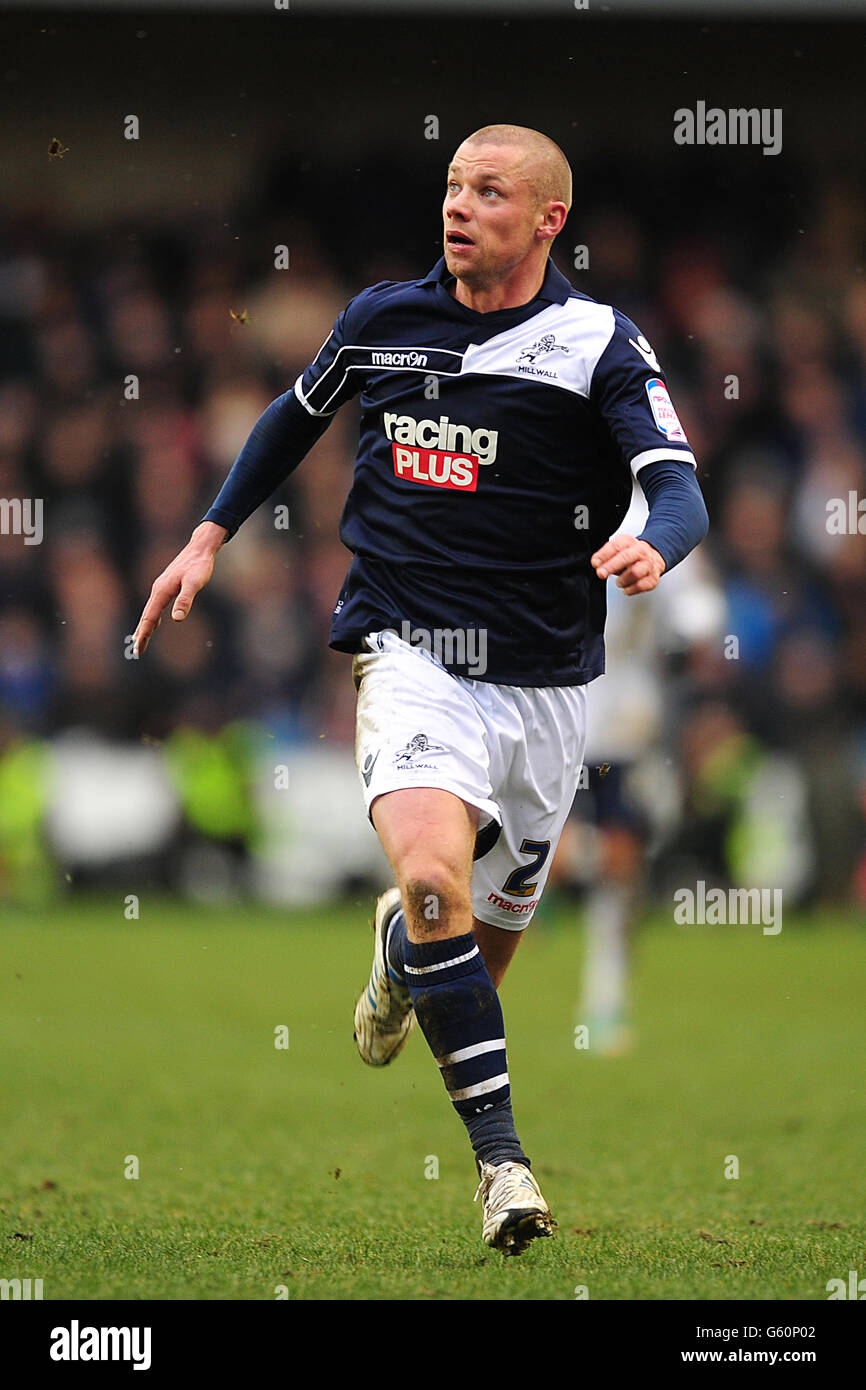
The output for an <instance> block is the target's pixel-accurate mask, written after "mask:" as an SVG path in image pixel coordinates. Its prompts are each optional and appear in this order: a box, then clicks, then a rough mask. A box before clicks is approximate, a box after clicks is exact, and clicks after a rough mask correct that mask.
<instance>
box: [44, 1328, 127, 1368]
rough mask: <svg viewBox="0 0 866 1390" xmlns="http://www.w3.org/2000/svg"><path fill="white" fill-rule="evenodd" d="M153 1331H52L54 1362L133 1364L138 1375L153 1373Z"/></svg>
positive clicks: (122, 1329)
mask: <svg viewBox="0 0 866 1390" xmlns="http://www.w3.org/2000/svg"><path fill="white" fill-rule="evenodd" d="M150 1339H151V1329H150V1328H149V1327H81V1326H80V1324H79V1322H78V1319H77V1318H73V1319H72V1322H71V1323H70V1325H69V1327H54V1328H52V1330H51V1348H50V1353H49V1354H50V1356H51V1360H52V1361H131V1362H132V1363H133V1364H132V1369H133V1370H134V1371H149V1370H150Z"/></svg>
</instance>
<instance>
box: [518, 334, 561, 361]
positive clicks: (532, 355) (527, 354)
mask: <svg viewBox="0 0 866 1390" xmlns="http://www.w3.org/2000/svg"><path fill="white" fill-rule="evenodd" d="M548 352H565V353H569V352H571V348H567V347H564V346H563V344H562V343H558V342H557V341H556V339H555V338H554V336H553V334H552V333H545V335H544V337H543V338H539V339H538V341H537V342H535V343H533V344H532V347H528V348H524V349H523V351H522V352H520V353H518V356H517V360H518V362H534V361H535V360H536V358H538V357H543V356H544V355H545V353H548Z"/></svg>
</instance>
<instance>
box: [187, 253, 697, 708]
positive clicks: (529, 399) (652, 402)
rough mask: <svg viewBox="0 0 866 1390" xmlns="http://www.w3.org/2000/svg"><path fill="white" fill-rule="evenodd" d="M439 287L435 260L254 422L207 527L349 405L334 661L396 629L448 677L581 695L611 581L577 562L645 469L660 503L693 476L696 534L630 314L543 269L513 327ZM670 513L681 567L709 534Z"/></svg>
mask: <svg viewBox="0 0 866 1390" xmlns="http://www.w3.org/2000/svg"><path fill="white" fill-rule="evenodd" d="M452 280H453V277H451V276H450V275H449V273H448V270H447V267H446V264H445V260H444V258H443V259H441V260H440V261H439V262H438V263H437V265H436V266H435V267H434V268H433V270H432V271H431V273H430V274H429V275H428V276H427V277H426V279H423V280H410V281H406V282H401V283H397V282H393V281H387V282H384V283H382V284H379V285H374V286H373V287H372V288H370V289H366V290H364V291H362V293H361V294H359V295H357V296H356V298H355V299H353V300H352V301H351V302H350V303H349V305H348V306H347V307H346V309H345V310H344V311H343V312H342V313H341V314H340V316H339V317H338V319H337V321H336V323H335V324H334V328H333V331H332V332H331V333H330V335H329V336H328V338H327V339H326V341H325V343H324V344H323V345H322V347H321V349H320V350H319V352H318V354H317V356H316V358H315V361H314V362H312V363H311V364H310V366H309V367H307V369H306V371H304V372H303V373H302V375H301V376H300V377H299V378H298V380H297V381H296V382H295V386H294V399H293V398H292V397H291V396H290V395H288V394H287V396H286V397H282V398H281V399H280V401H279V402H275V403H274V405H273V406H272V407H271V408H270V409H269V411H268V412H266V414H265V416H264V417H263V418H262V421H261V422H260V424H259V426H258V427H257V429H256V431H254V432H253V436H251V440H250V442H249V444H248V446H247V448H246V449H245V451H244V452H243V453H242V454H241V456H240V458H239V459H238V462H237V463H236V465H235V469H234V470H233V472H232V475H230V477H229V479H228V481H227V483H226V485H225V486H224V488H223V491H222V492H221V494H220V497H219V498H218V499H217V501H216V503H215V504H214V507H213V508H212V509H211V511H210V512H209V513H208V518H209V519H210V520H214V521H217V522H219V523H221V524H224V525H226V526H227V527H228V528H229V530H230V533H233V531H234V530H235V529H236V526H237V525H238V524H239V523H240V520H241V519H242V518H243V516H244V515H248V514H249V512H250V511H251V510H252V509H253V507H254V506H256V505H258V503H259V502H260V501H261V500H262V498H263V497H264V496H266V495H267V494H268V493H269V492H270V491H272V490H273V488H274V487H275V486H276V485H277V483H278V481H279V479H280V477H282V476H285V475H286V473H287V472H288V471H289V470H290V468H291V467H294V466H295V465H296V464H297V462H298V461H299V460H300V458H301V457H302V456H303V453H304V452H306V450H307V449H308V448H309V447H310V445H311V443H312V442H313V440H314V439H315V438H316V437H318V435H319V434H320V433H321V432H322V430H323V429H324V428H326V427H327V424H328V421H329V419H330V417H331V416H332V415H333V414H334V412H335V411H337V410H338V409H339V408H340V406H341V405H343V404H344V403H345V402H346V401H348V400H349V399H350V398H351V397H353V396H354V395H357V394H358V393H360V398H361V400H360V403H361V429H360V442H359V448H358V457H357V462H356V465H355V474H354V481H353V484H352V488H351V491H350V492H349V496H348V498H347V500H346V504H345V508H344V511H343V515H342V519H341V523H340V536H341V538H342V540H343V542H344V543H345V545H346V546H348V548H349V549H350V550H351V551H353V552H354V559H353V561H352V564H351V567H350V569H349V572H348V575H347V577H346V581H345V583H344V585H343V589H342V591H341V593H340V596H339V599H338V602H337V606H336V608H335V610H334V619H333V623H332V628H331V646H332V647H335V648H337V649H338V650H340V651H349V652H353V651H357V650H358V649H359V647H360V645H361V642H362V639H363V637H364V635H365V634H366V633H368V632H370V631H372V630H375V629H378V628H393V629H394V630H396V631H397V632H398V633H399V634H400V635H401V636H403V637H404V638H405V640H407V641H413V642H415V643H417V644H421V645H425V646H427V647H428V648H429V649H431V650H433V651H435V652H436V654H437V655H440V656H441V657H442V659H443V660H444V661H445V663H446V665H448V666H449V668H450V669H451V670H453V671H454V672H455V673H456V674H464V675H471V676H475V677H477V678H478V679H483V680H488V681H494V682H497V683H500V684H507V685H524V686H545V685H577V684H582V683H584V682H586V681H589V680H592V679H593V678H594V677H595V676H597V675H600V674H601V672H602V671H603V670H604V641H603V632H604V621H605V611H606V605H605V583H604V581H602V580H600V579H599V578H598V577H597V576H596V574H595V572H594V570H593V569H592V566H591V564H590V556H591V555H592V554H593V552H594V551H595V550H597V549H598V548H599V546H601V545H602V544H603V543H604V542H605V541H606V540H607V539H608V537H609V536H610V534H611V532H612V531H614V530H616V528H617V526H618V525H619V524H620V522H621V521H622V518H623V516H624V515H625V512H626V510H627V508H628V504H629V501H630V498H631V492H632V477H633V476H637V475H638V474H639V472H640V470H641V469H642V468H644V467H646V466H649V472H648V474H647V477H648V478H652V479H653V482H654V485H655V489H658V490H660V489H662V487H664V486H666V487H668V488H670V487H671V486H672V484H671V479H670V473H671V468H672V466H673V467H674V468H676V472H677V474H679V472H680V470H679V468H677V467H676V465H677V464H679V465H686V467H684V468H683V476H685V475H686V474H687V476H688V478H689V481H690V485H691V488H692V489H693V491H694V493H695V494H696V506H697V509H698V511H699V512H700V513H701V514H702V516H703V518H705V512H704V511H703V503H702V500H701V499H700V493H699V490H698V489H697V486H696V484H695V483H694V473H693V466H694V458H693V456H692V453H691V451H690V449H689V446H688V441H687V440H686V437H685V434H684V433H683V430H682V427H681V426H680V423H679V420H678V419H677V416H676V413H675V411H674V408H673V405H672V404H671V401H670V397H669V396H668V393H667V388H666V386H665V382H664V377H663V375H662V372H661V369H660V367H659V364H658V362H657V361H656V359H655V357H654V355H653V351H652V348H651V347H650V345H649V343H648V342H647V341H646V339H645V338H643V337H642V336H641V335H640V333H639V331H638V329H637V328H636V326H635V325H634V324H633V323H632V322H631V321H630V320H629V319H627V318H626V317H625V316H624V315H622V314H620V313H619V312H618V311H617V310H615V309H613V308H611V307H610V306H609V305H606V304H599V303H597V302H596V301H595V300H593V299H590V298H589V297H588V296H587V295H584V294H580V293H579V292H578V291H577V290H574V289H572V287H571V286H570V285H569V283H568V281H567V280H566V279H565V277H564V276H562V275H561V274H560V273H559V271H557V270H556V268H555V267H554V266H553V264H552V263H550V262H549V263H548V266H547V270H546V274H545V279H544V283H543V285H542V288H541V290H540V292H539V293H538V294H537V295H536V297H535V298H534V299H533V300H532V301H531V302H530V303H529V304H525V305H522V306H521V307H519V308H515V309H500V310H496V311H494V312H492V313H486V314H485V313H478V312H476V311H475V310H473V309H468V308H466V307H465V306H464V305H462V304H460V303H459V302H458V301H457V300H455V299H454V298H453V297H452V295H451V294H450V293H449V290H448V288H447V286H448V284H449V282H450V281H452ZM298 402H300V406H302V407H303V410H301V409H300V406H299V405H298ZM290 405H292V406H293V409H289V406H290ZM304 412H306V414H305V413H304ZM295 415H297V417H298V418H297V419H295V418H294V416H295ZM305 421H306V422H307V423H306V424H305V423H304V422H305ZM281 432H282V438H283V439H284V443H283V445H282V447H281V446H280V444H279V439H280V437H281ZM672 461H673V463H672ZM665 474H667V475H668V476H667V478H666V477H665V476H664V475H665ZM676 481H679V479H677V480H676ZM648 496H649V493H648ZM669 497H670V501H669V502H668V510H669V511H670V512H671V513H672V517H671V519H668V520H666V521H665V522H663V523H655V524H656V526H657V529H658V531H659V535H660V536H661V535H665V536H667V533H668V532H670V534H671V536H673V535H674V532H675V531H676V530H677V527H676V524H675V523H676V522H677V521H678V520H681V519H684V520H683V524H682V525H681V526H680V528H679V529H680V530H681V531H683V532H684V535H685V545H684V548H683V549H682V552H681V553H685V551H686V550H687V549H689V548H691V545H693V544H695V543H696V540H697V539H700V535H702V534H703V530H702V529H701V526H700V525H698V526H697V529H695V525H694V521H693V520H692V519H690V505H689V499H688V497H687V496H686V495H685V493H684V492H683V490H682V488H679V489H677V488H674V489H673V491H672V492H670V494H669ZM694 505H695V502H694V499H693V502H692V508H693V507H694ZM678 508H682V511H681V512H679V511H678ZM660 514H661V513H660ZM700 520H701V517H698V521H699V522H700ZM672 522H673V523H674V524H672ZM651 524H652V514H651ZM690 533H691V534H690ZM648 536H649V532H648ZM659 544H660V545H661V541H659ZM675 548H676V546H675V545H674V549H675ZM675 558H678V556H672V557H671V561H669V563H670V562H672V561H673V560H675ZM460 633H463V634H465V638H464V642H463V644H462V646H461V643H460V642H459V641H458V640H457V636H458V635H459V634H460ZM470 651H471V660H470V659H468V657H469V653H470ZM482 651H483V654H484V659H483V661H480V660H479V652H482ZM464 657H466V658H467V659H466V660H464V659H463V658H464Z"/></svg>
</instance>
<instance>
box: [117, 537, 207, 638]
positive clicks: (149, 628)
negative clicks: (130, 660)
mask: <svg viewBox="0 0 866 1390" xmlns="http://www.w3.org/2000/svg"><path fill="white" fill-rule="evenodd" d="M227 536H228V531H227V530H226V528H225V526H218V525H217V524H216V522H214V521H202V522H201V523H200V525H198V526H197V527H196V528H195V530H194V531H193V533H192V535H191V537H190V539H189V543H188V544H187V545H185V546H184V548H183V550H182V551H181V552H180V554H179V555H176V556H175V558H174V559H173V560H172V562H171V564H170V565H169V566H168V567H167V569H164V570H163V572H162V574H161V575H160V576H159V578H158V579H155V580H154V583H153V588H152V589H151V591H150V598H149V599H148V600H147V603H146V604H145V605H144V610H143V612H142V615H141V617H140V618H139V620H138V627H137V628H136V629H135V635H134V638H133V647H132V650H133V654H134V655H135V656H141V655H142V653H143V652H146V651H147V644H148V642H149V641H150V639H151V637H152V636H153V634H154V633H155V632H156V629H157V628H158V627H159V625H160V623H161V622H162V615H163V613H164V612H165V610H166V608H167V607H168V605H169V604H170V603H171V600H172V599H174V600H175V602H174V605H173V607H172V610H171V616H172V618H173V619H174V621H175V622H176V623H180V622H183V620H184V618H185V617H186V615H187V613H188V612H189V610H190V609H191V608H192V605H193V601H194V599H195V596H196V594H197V593H199V591H200V590H201V589H203V588H204V586H205V584H207V583H208V581H209V579H210V577H211V575H212V574H213V567H214V560H215V559H216V553H217V551H218V550H219V548H220V546H221V545H222V544H223V543H224V541H225V540H226V538H227Z"/></svg>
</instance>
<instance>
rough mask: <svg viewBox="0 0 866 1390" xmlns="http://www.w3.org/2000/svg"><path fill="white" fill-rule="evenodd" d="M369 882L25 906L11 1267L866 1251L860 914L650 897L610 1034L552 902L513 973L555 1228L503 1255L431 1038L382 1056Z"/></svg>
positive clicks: (518, 1291) (748, 1281)
mask: <svg viewBox="0 0 866 1390" xmlns="http://www.w3.org/2000/svg"><path fill="white" fill-rule="evenodd" d="M371 909H372V903H367V902H363V903H360V902H359V903H357V904H356V903H348V904H344V905H342V906H340V907H338V908H329V909H321V910H315V911H310V912H304V913H300V912H291V913H278V912H275V911H265V910H262V909H258V908H254V909H240V908H237V907H234V908H225V909H217V908H214V909H204V908H195V909H193V908H187V907H180V906H178V905H177V904H174V903H170V902H165V901H159V900H152V899H148V898H147V896H145V897H143V898H142V903H141V916H140V920H138V921H127V920H126V919H125V917H124V911H123V900H122V897H121V896H120V895H118V899H117V901H116V902H110V903H106V902H105V901H104V900H101V901H99V902H90V903H85V902H80V903H79V902H76V903H74V904H72V905H71V906H64V907H63V908H62V909H59V910H58V912H57V913H56V915H49V914H39V915H36V914H25V913H17V914H16V913H14V912H10V911H8V910H7V911H6V913H5V914H4V921H3V926H2V928H0V982H2V996H3V1000H4V1003H3V1008H2V1022H0V1028H2V1033H0V1037H2V1055H3V1063H2V1083H0V1084H2V1093H3V1114H2V1122H0V1218H2V1222H0V1224H2V1242H0V1261H2V1265H0V1277H5V1278H16V1277H17V1278H27V1277H30V1278H33V1279H35V1278H41V1279H42V1280H43V1289H44V1298H45V1299H160V1298H161V1299H274V1298H276V1297H278V1296H281V1295H280V1290H283V1289H284V1290H287V1296H288V1297H289V1298H290V1299H386V1298H399V1299H496V1300H500V1299H504V1300H510V1299H545V1300H547V1299H562V1300H568V1299H574V1298H575V1296H576V1294H575V1291H576V1289H578V1288H579V1287H584V1288H585V1289H586V1290H587V1293H588V1296H589V1298H590V1299H641V1300H657V1299H782V1300H786V1299H815V1300H821V1299H826V1298H827V1292H826V1285H827V1281H828V1280H829V1279H832V1278H842V1279H845V1280H847V1278H848V1271H849V1270H850V1269H857V1270H858V1271H860V1275H861V1277H862V1276H863V1275H866V1239H864V1233H866V1223H864V1215H863V1205H862V1191H863V1163H864V1148H863V1134H864V1120H866V1113H864V1112H866V1086H864V1079H866V1077H864V1072H866V1055H864V1048H863V1042H862V1022H863V998H864V983H866V950H864V947H866V934H864V931H863V929H862V926H858V925H856V924H855V923H853V922H851V921H847V920H845V919H844V918H842V917H837V918H835V919H833V920H824V921H812V922H809V923H805V922H803V921H800V922H790V923H789V922H787V921H786V922H785V925H784V928H783V930H782V932H781V933H780V934H779V935H778V936H767V937H765V936H764V935H763V934H762V932H761V929H760V927H744V926H738V927H716V928H713V927H674V926H672V925H668V924H664V923H661V922H660V921H655V922H650V923H649V924H648V926H647V927H646V929H645V930H644V931H643V933H642V935H641V937H640V941H639V947H638V957H637V975H636V991H635V995H636V1010H635V1012H636V1021H637V1029H638V1046H637V1048H636V1050H635V1051H634V1052H633V1053H632V1054H631V1055H629V1056H627V1057H623V1058H617V1059H603V1058H600V1057H596V1056H593V1054H592V1049H591V1047H590V1049H589V1051H586V1050H583V1049H577V1048H575V1046H574V1029H575V1025H576V1024H577V1023H579V1022H580V1021H581V1020H580V1019H579V1018H578V1016H577V1013H576V1000H577V994H578V977H579V964H580V955H581V949H582V939H581V931H580V916H579V914H578V913H577V912H576V911H575V910H573V909H571V908H569V907H565V906H563V905H562V904H558V905H556V906H552V907H551V906H548V905H546V912H545V919H544V920H543V921H538V922H537V923H536V924H534V925H533V927H532V928H531V929H530V933H529V935H528V937H527V939H526V940H525V941H524V942H523V943H522V945H521V948H520V951H519V952H518V954H517V957H516V959H515V962H514V964H513V966H512V969H511V973H510V975H509V978H508V979H507V980H506V982H505V984H504V986H503V989H502V999H503V1005H504V1008H505V1016H506V1023H507V1028H508V1039H509V1061H510V1071H511V1076H512V1088H513V1094H514V1104H515V1114H516V1119H517V1124H518V1129H519V1132H520V1134H521V1137H522V1139H523V1142H524V1144H525V1146H526V1148H527V1150H528V1152H529V1154H530V1155H531V1157H532V1159H533V1163H534V1166H535V1169H536V1172H537V1174H538V1176H539V1178H540V1181H541V1183H542V1187H543V1190H544V1192H545V1195H546V1196H547V1199H548V1201H549V1202H550V1204H551V1207H552V1208H553V1211H554V1213H555V1215H556V1216H557V1218H558V1220H559V1225H560V1231H559V1235H558V1237H557V1239H556V1240H552V1241H551V1240H548V1241H540V1242H538V1244H537V1245H536V1246H535V1247H534V1248H532V1249H531V1250H529V1251H528V1252H527V1253H526V1254H525V1255H524V1256H522V1257H521V1258H520V1259H512V1260H503V1258H502V1257H501V1256H500V1255H498V1254H496V1253H495V1252H493V1251H488V1250H487V1249H486V1248H485V1247H484V1246H483V1245H482V1243H481V1225H480V1210H479V1207H478V1206H473V1204H472V1196H473V1193H474V1189H475V1171H474V1166H473V1163H472V1158H471V1151H470V1149H469V1146H468V1143H467V1141H466V1138H465V1134H464V1131H463V1128H462V1126H461V1124H460V1122H459V1121H458V1119H457V1118H456V1116H455V1115H454V1113H453V1111H452V1109H451V1107H450V1105H449V1103H448V1101H447V1098H446V1096H445V1093H444V1089H443V1087H442V1083H441V1080H440V1077H439V1074H438V1070H437V1068H436V1066H435V1065H434V1063H433V1062H432V1059H431V1058H430V1056H429V1054H428V1053H427V1050H426V1046H425V1044H424V1041H423V1039H422V1038H421V1037H420V1036H419V1035H418V1034H416V1035H414V1036H413V1037H412V1038H411V1039H410V1042H409V1045H408V1047H407V1050H406V1052H405V1053H404V1054H403V1056H401V1057H400V1058H399V1059H398V1060H397V1062H396V1063H395V1064H394V1065H393V1066H391V1067H389V1068H387V1069H385V1070H383V1071H381V1072H380V1071H372V1070H370V1069H368V1068H366V1067H364V1066H363V1064H362V1063H361V1062H360V1060H359V1059H358V1057H357V1054H356V1052H355V1047H354V1043H353V1041H352V1010H353V1005H354V1000H355V997H356V994H357V992H358V990H359V989H360V987H361V986H362V985H363V983H364V981H365V980H366V977H367V973H368V970H369V963H370V955H371V940H372V938H371V933H370V931H369V927H368V926H367V922H368V921H369V918H370V914H371ZM281 1026H284V1027H286V1028H288V1030H289V1035H288V1041H289V1046H288V1048H277V1047H275V1045H274V1043H275V1036H276V1035H275V1030H276V1029H278V1028H279V1027H281ZM590 1041H591V1039H590ZM732 1155H733V1156H735V1157H736V1159H737V1160H738V1164H739V1177H738V1178H726V1176H725V1169H726V1164H727V1167H728V1170H729V1171H731V1170H732V1165H731V1163H730V1156H732ZM132 1156H134V1157H135V1158H136V1159H137V1160H138V1174H139V1175H138V1177H137V1178H134V1177H126V1176H125V1173H126V1172H127V1171H133V1165H132V1163H131V1161H130V1160H131V1157H132ZM434 1159H435V1161H436V1162H435V1163H434V1162H433V1161H432V1160H434ZM437 1165H438V1178H435V1177H427V1176H425V1173H432V1172H433V1171H434V1170H435V1168H436V1166H437ZM282 1296H286V1295H282Z"/></svg>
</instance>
